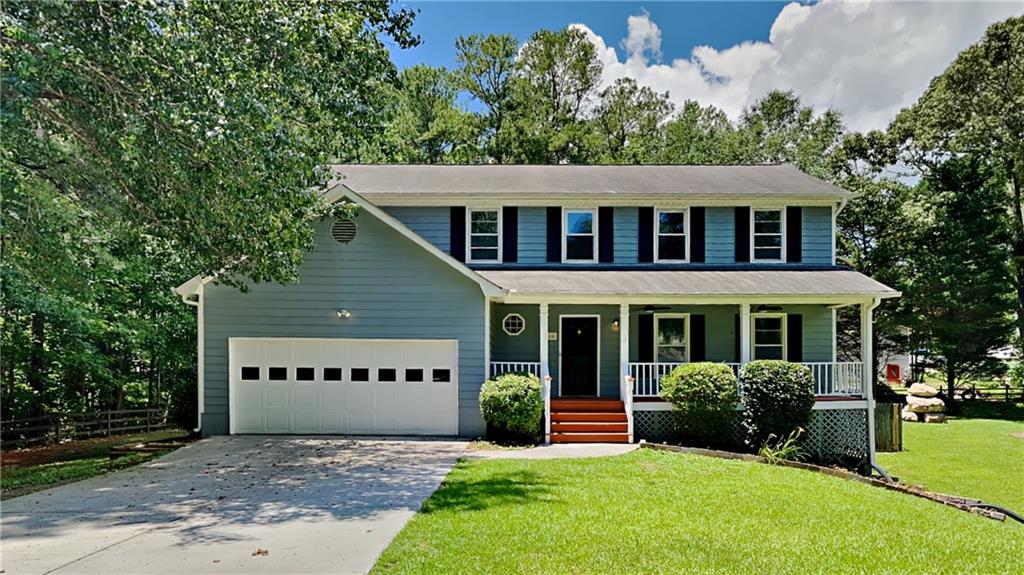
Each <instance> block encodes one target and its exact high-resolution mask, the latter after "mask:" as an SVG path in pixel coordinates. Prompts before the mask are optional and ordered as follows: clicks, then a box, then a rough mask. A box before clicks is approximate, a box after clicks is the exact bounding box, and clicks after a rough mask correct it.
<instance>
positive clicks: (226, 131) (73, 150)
mask: <svg viewBox="0 0 1024 575" xmlns="http://www.w3.org/2000/svg"><path fill="white" fill-rule="evenodd" d="M411 17H412V15H411V13H410V12H408V11H404V10H403V11H398V12H392V11H391V9H390V8H389V5H388V3H386V2H378V1H370V2H360V3H333V4H332V3H326V4H305V3H298V2H292V1H288V0H272V1H267V2H241V3H225V2H215V1H207V0H199V1H194V2H187V3H182V2H146V1H142V0H129V1H125V2H121V3H118V4H112V3H107V2H95V1H83V2H69V1H62V0H52V1H48V2H35V1H17V0H14V1H11V2H6V3H5V4H4V6H3V13H2V15H0V24H2V34H3V42H2V44H0V62H2V66H3V69H4V74H3V77H2V79H0V89H2V94H3V113H2V114H0V131H2V133H3V138H4V145H3V150H2V154H0V193H2V196H3V199H4V202H3V206H2V214H0V215H2V221H3V222H4V226H3V230H2V234H3V238H2V241H3V247H4V260H3V267H2V270H0V271H2V278H0V279H2V289H3V298H4V306H3V310H2V322H3V323H2V345H3V356H4V362H3V374H2V375H3V377H2V382H3V383H2V390H0V393H2V394H3V398H4V418H5V419H6V418H19V417H26V416H30V415H35V414H39V413H43V412H47V411H51V410H54V409H58V408H59V409H61V410H66V411H88V410H94V409H107V408H110V409H117V408H129V407H137V406H150V407H165V408H168V409H169V410H170V411H171V412H172V413H174V414H176V415H177V416H180V417H179V421H181V422H182V423H183V424H184V425H193V424H194V421H189V420H190V419H194V416H195V379H196V377H195V364H196V359H195V349H196V344H195V319H194V318H195V312H194V310H193V309H192V308H189V307H187V306H184V305H182V303H181V302H180V300H178V298H177V297H176V296H174V295H173V294H172V293H171V292H170V289H171V288H172V287H173V286H175V285H177V284H179V283H181V282H182V281H183V280H185V279H187V278H188V277H190V276H192V275H194V274H196V273H204V274H210V273H215V274H219V277H220V279H221V280H222V281H225V282H227V283H232V284H235V285H243V283H244V282H245V281H246V280H256V281H270V280H276V281H287V280H290V279H293V278H294V277H295V270H296V269H297V268H298V266H299V264H300V263H301V260H302V255H303V253H304V251H305V250H306V249H309V248H311V247H312V240H313V234H312V229H313V228H312V225H311V223H312V222H313V221H315V220H317V219H318V218H319V217H321V216H323V215H324V214H327V213H331V212H335V211H338V210H341V211H345V212H348V211H351V210H350V206H348V205H340V206H333V207H327V206H324V205H322V203H321V202H320V200H319V198H318V196H317V195H316V194H311V193H309V190H310V188H311V187H315V186H317V185H320V184H322V183H324V182H325V181H326V179H327V178H328V177H329V174H328V173H327V171H326V170H325V169H324V166H325V165H326V164H327V163H328V162H329V161H331V160H335V159H339V158H348V157H351V156H352V155H353V154H355V153H357V152H358V151H359V150H360V147H361V146H362V144H363V142H365V141H366V140H368V139H371V138H372V137H374V135H375V133H376V132H378V131H379V123H380V122H379V120H380V114H381V111H382V110H383V109H384V107H383V106H382V105H381V102H382V100H383V97H384V95H385V93H386V89H387V87H388V85H389V84H390V83H391V82H393V81H394V80H395V77H396V74H395V70H394V66H393V65H392V64H391V62H390V58H389V53H388V48H387V46H386V45H385V43H384V40H385V39H391V40H394V42H396V43H397V44H398V45H399V46H409V45H411V44H413V43H415V42H416V39H415V38H414V37H412V36H411V35H410V34H409V31H408V29H409V25H410V24H411Z"/></svg>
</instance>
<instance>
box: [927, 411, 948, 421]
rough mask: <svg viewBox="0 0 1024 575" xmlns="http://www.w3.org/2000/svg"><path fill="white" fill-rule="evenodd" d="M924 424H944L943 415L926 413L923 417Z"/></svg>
mask: <svg viewBox="0 0 1024 575" xmlns="http://www.w3.org/2000/svg"><path fill="white" fill-rule="evenodd" d="M924 422H925V423H946V414H945V413H926V414H925V415H924Z"/></svg>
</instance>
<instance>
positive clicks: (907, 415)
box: [900, 409, 920, 422]
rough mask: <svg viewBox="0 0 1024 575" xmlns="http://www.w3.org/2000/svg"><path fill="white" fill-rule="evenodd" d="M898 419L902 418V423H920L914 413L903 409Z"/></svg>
mask: <svg viewBox="0 0 1024 575" xmlns="http://www.w3.org/2000/svg"><path fill="white" fill-rule="evenodd" d="M900 417H902V418H903V421H913V422H917V421H920V420H919V419H918V418H917V414H916V413H914V412H913V411H907V410H906V409H904V410H903V411H902V412H900Z"/></svg>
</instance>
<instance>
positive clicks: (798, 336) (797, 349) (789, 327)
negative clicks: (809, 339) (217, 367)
mask: <svg viewBox="0 0 1024 575" xmlns="http://www.w3.org/2000/svg"><path fill="white" fill-rule="evenodd" d="M786 360H787V361H803V360H804V316H802V315H800V314H798V313H791V314H789V315H787V316H786Z"/></svg>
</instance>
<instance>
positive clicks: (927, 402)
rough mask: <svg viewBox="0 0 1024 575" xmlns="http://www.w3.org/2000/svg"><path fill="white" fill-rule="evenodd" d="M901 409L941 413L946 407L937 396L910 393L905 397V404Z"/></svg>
mask: <svg viewBox="0 0 1024 575" xmlns="http://www.w3.org/2000/svg"><path fill="white" fill-rule="evenodd" d="M903 409H904V410H905V411H913V412H914V413H942V411H943V410H945V409H946V404H945V403H943V401H942V400H941V399H939V398H937V397H915V396H913V395H911V396H910V397H908V398H907V405H906V406H905V407H904V408H903Z"/></svg>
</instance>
